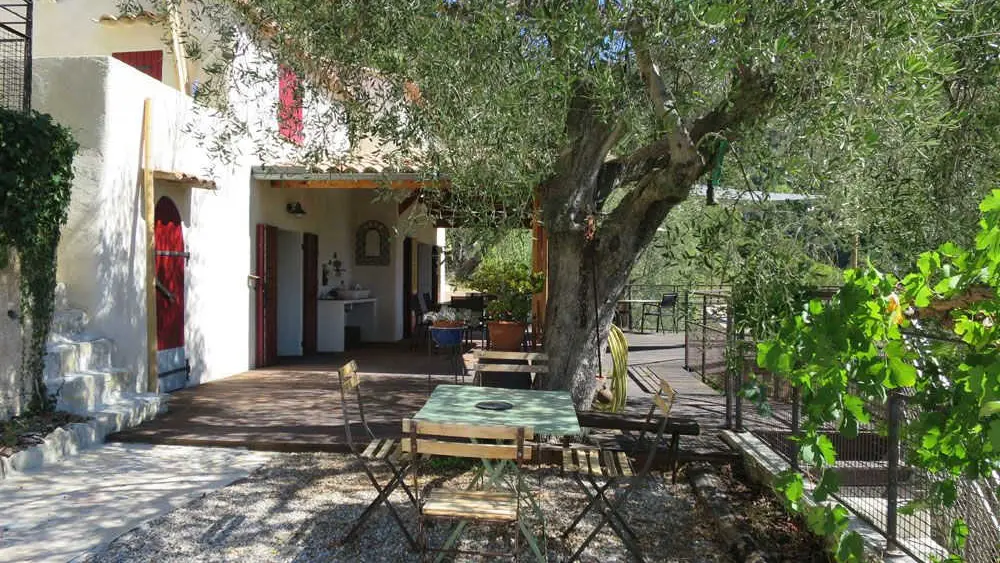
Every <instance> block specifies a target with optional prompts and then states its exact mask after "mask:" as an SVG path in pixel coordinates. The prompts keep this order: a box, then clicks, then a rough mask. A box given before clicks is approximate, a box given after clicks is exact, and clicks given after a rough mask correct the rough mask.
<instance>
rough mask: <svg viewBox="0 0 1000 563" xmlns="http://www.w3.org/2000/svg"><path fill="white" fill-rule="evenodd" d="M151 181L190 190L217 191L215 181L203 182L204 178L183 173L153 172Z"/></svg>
mask: <svg viewBox="0 0 1000 563" xmlns="http://www.w3.org/2000/svg"><path fill="white" fill-rule="evenodd" d="M153 179H155V180H157V181H160V182H171V183H174V184H183V185H185V186H187V187H191V188H201V189H205V190H215V189H218V186H217V185H216V184H215V180H205V179H204V178H199V177H197V176H192V175H191V174H185V173H183V172H173V171H170V170H153Z"/></svg>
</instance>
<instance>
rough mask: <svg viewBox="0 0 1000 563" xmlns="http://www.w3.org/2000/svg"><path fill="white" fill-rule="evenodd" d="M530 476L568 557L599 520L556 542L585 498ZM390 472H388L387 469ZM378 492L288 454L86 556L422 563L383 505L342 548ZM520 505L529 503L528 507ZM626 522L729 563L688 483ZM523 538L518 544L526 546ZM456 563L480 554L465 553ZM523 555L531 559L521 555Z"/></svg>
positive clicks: (438, 531) (590, 556)
mask: <svg viewBox="0 0 1000 563" xmlns="http://www.w3.org/2000/svg"><path fill="white" fill-rule="evenodd" d="M526 475H527V477H526V482H527V484H528V486H529V487H530V488H532V489H533V490H535V491H541V492H540V493H538V494H537V498H538V500H539V503H540V505H541V507H542V512H543V514H544V531H543V527H542V522H541V520H540V519H531V520H530V525H531V526H532V528H533V529H534V530H535V532H536V534H537V535H539V536H540V537H544V538H545V542H544V543H545V544H546V547H547V555H548V559H549V560H550V561H562V560H565V559H567V558H568V556H569V554H570V553H572V551H573V550H574V549H575V548H576V547H577V546H578V545H579V543H580V542H581V541H582V540H583V538H584V537H585V536H586V535H587V534H588V533H589V532H590V530H591V529H592V526H593V525H594V524H595V523H596V517H594V516H593V515H592V516H588V519H585V520H584V524H582V525H581V526H579V527H578V528H577V530H576V531H574V534H573V535H571V537H570V538H569V541H568V542H567V543H568V545H564V544H563V543H562V542H560V541H559V532H560V531H561V530H562V529H564V528H565V527H566V526H567V525H568V524H569V522H570V521H571V520H572V518H573V517H574V515H575V514H577V513H578V512H579V511H580V510H581V509H582V508H583V505H584V502H585V500H586V497H585V496H584V494H583V493H582V492H581V491H579V490H578V489H577V485H576V484H575V482H574V481H573V480H572V479H570V478H568V477H563V476H560V475H559V474H558V472H557V471H556V470H554V469H551V468H549V469H539V468H532V469H530V470H528V471H527V472H526ZM383 477H387V475H383ZM469 477H470V472H468V471H463V470H462V469H461V468H451V469H440V470H436V471H423V472H422V474H421V482H422V484H423V483H433V485H434V486H440V485H445V486H462V485H463V484H465V483H467V482H468V480H469ZM374 498H375V492H374V489H373V488H372V487H371V485H370V484H369V483H368V481H367V478H366V477H365V475H364V473H363V472H362V471H361V469H360V466H359V465H357V463H356V462H354V461H353V458H351V457H349V456H345V455H336V454H289V455H282V456H280V457H278V458H276V459H275V460H274V461H272V462H270V463H269V464H268V465H266V466H264V467H262V468H261V469H259V470H258V471H256V472H254V473H253V474H251V475H250V476H249V477H247V478H246V479H243V480H241V481H237V482H236V483H233V484H232V485H230V486H228V487H225V488H223V489H219V490H217V491H214V492H212V493H210V494H207V495H205V496H203V497H201V498H199V499H196V500H194V501H192V502H191V503H189V504H187V505H186V506H183V507H181V508H179V509H177V510H175V511H174V512H171V513H170V514H167V515H165V516H162V517H160V518H157V519H155V520H151V521H149V522H146V523H144V524H142V525H141V526H139V527H138V528H136V529H134V530H132V531H130V532H128V533H126V534H125V535H123V536H121V537H120V538H118V539H117V540H115V541H114V542H112V543H111V544H110V545H109V546H108V547H107V548H106V549H105V550H104V551H102V552H100V553H97V554H94V555H92V556H90V557H89V558H87V559H86V561H90V562H94V563H97V562H131V561H143V562H146V561H151V562H152V561H155V562H174V561H177V562H181V561H183V562H188V561H240V562H248V563H254V562H265V561H266V562H279V561H281V562H296V563H299V562H307V561H310V562H311V561H316V562H328V561H371V562H375V561H416V560H418V559H419V558H418V557H417V556H416V555H415V554H413V553H411V552H410V551H408V549H407V547H406V541H405V539H404V537H403V535H402V534H401V533H400V532H399V530H398V528H396V525H395V522H394V521H393V520H392V519H391V518H390V517H389V515H388V512H387V511H386V510H385V509H384V508H382V509H380V511H379V513H378V514H376V515H375V516H374V517H373V518H372V519H370V520H369V521H368V523H367V524H366V526H365V527H364V528H363V529H362V532H361V534H360V537H359V538H358V539H357V540H356V541H354V542H352V543H350V544H348V545H344V546H339V545H337V544H336V540H337V539H338V538H340V537H341V536H342V535H343V534H344V533H345V532H346V530H347V529H348V527H349V526H350V524H351V523H352V522H353V521H354V520H355V519H356V518H357V516H358V515H359V514H360V513H361V511H362V510H363V509H364V507H365V506H367V504H368V503H369V502H370V501H371V500H372V499H374ZM405 498H406V497H405V496H404V495H403V493H402V492H401V491H397V492H396V493H394V494H393V501H394V503H393V504H394V505H395V506H396V507H397V508H398V509H399V510H400V512H401V514H402V516H403V518H404V519H405V520H407V521H408V523H412V522H413V521H414V517H415V512H414V509H413V508H412V507H411V506H410V505H409V504H408V503H407V502H406V501H405ZM522 510H523V509H522ZM627 513H628V514H629V515H630V516H629V517H630V521H631V523H632V525H633V527H634V528H635V529H636V532H637V533H638V535H639V537H640V543H641V544H642V546H643V549H644V550H645V552H646V557H647V559H648V560H651V561H665V562H705V563H708V562H730V561H731V559H730V558H729V556H728V555H727V554H725V553H724V550H723V548H722V546H720V545H719V544H718V543H717V541H716V540H715V539H714V537H713V533H714V530H713V528H712V524H711V522H710V520H708V518H707V517H706V516H704V515H702V513H701V511H700V509H699V508H698V507H697V506H696V504H695V497H694V495H693V493H692V492H691V490H690V487H689V486H688V485H687V484H686V483H680V482H679V483H678V484H677V485H671V484H670V483H669V478H668V479H663V478H662V477H661V476H655V477H652V478H650V479H649V482H648V483H647V484H646V485H644V486H643V487H642V488H641V489H640V490H638V491H636V493H635V494H633V495H632V496H631V498H630V500H629V502H628V505H627ZM509 530H510V528H506V529H501V528H489V527H486V528H484V527H473V528H471V529H470V530H468V531H467V532H466V533H465V536H463V540H462V547H464V548H470V547H471V548H482V547H483V546H486V545H509V543H508V544H498V543H497V542H500V541H509V538H510V537H511V533H510V531H509ZM445 532H446V530H445V529H444V527H443V526H442V527H440V528H434V529H432V531H431V533H430V534H429V535H430V542H431V544H432V545H437V544H439V543H440V542H441V541H442V538H443V536H444V535H445ZM523 543H524V542H522V545H523ZM456 560H458V561H474V560H479V559H477V558H474V557H473V558H470V557H466V556H462V557H459V558H458V559H456ZM520 560H522V561H529V560H531V559H530V558H529V554H528V552H527V551H526V549H525V550H524V551H522V553H521V556H520ZM628 560H631V558H629V557H626V551H625V549H624V547H623V546H622V544H621V541H620V540H619V539H618V538H617V536H615V535H614V534H613V533H612V532H611V531H610V530H609V529H607V527H605V529H604V530H602V531H601V533H600V534H598V536H597V539H595V540H594V542H593V543H592V544H591V545H590V547H589V548H588V549H587V550H586V551H585V552H584V555H583V558H582V561H595V562H596V561H601V562H606V561H607V562H610V561H628Z"/></svg>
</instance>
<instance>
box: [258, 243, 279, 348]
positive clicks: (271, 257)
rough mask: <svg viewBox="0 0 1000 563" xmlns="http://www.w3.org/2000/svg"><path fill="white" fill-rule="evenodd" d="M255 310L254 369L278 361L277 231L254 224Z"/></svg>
mask: <svg viewBox="0 0 1000 563" xmlns="http://www.w3.org/2000/svg"><path fill="white" fill-rule="evenodd" d="M256 274H257V280H256V282H257V283H256V288H257V307H256V323H255V328H256V338H255V341H256V358H255V362H254V364H255V366H256V367H258V368H260V367H265V366H269V365H273V364H274V363H275V362H277V360H278V315H277V313H278V228H277V227H275V226H274V225H267V224H264V223H260V224H258V225H257V272H256Z"/></svg>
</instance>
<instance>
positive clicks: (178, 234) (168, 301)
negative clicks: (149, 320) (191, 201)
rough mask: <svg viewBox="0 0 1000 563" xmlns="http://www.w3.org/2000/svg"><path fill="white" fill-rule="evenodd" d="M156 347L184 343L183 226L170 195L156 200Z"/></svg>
mask: <svg viewBox="0 0 1000 563" xmlns="http://www.w3.org/2000/svg"><path fill="white" fill-rule="evenodd" d="M155 217H156V233H155V241H156V349H157V350H158V351H162V350H171V349H174V348H182V347H183V346H184V265H185V262H186V256H187V254H186V253H185V252H184V229H183V226H182V225H181V214H180V212H179V211H177V206H176V205H174V202H173V200H171V199H170V198H169V197H161V198H160V200H159V201H157V202H156V215H155Z"/></svg>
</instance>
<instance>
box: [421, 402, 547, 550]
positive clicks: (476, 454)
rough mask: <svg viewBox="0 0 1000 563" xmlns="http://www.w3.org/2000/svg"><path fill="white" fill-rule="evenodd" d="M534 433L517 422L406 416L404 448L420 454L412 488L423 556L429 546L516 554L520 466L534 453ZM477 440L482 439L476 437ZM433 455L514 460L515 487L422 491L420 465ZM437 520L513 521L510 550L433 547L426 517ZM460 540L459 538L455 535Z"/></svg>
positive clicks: (518, 532)
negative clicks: (439, 420)
mask: <svg viewBox="0 0 1000 563" xmlns="http://www.w3.org/2000/svg"><path fill="white" fill-rule="evenodd" d="M533 438H534V432H533V431H532V430H531V429H530V428H523V427H522V428H518V427H513V426H480V425H471V424H440V423H434V422H425V421H422V420H411V419H405V420H403V449H404V451H406V452H409V453H411V454H412V455H416V462H415V463H414V465H413V471H412V474H413V490H414V491H416V492H417V498H418V501H419V502H418V507H419V519H418V528H417V545H418V550H419V551H420V557H421V560H423V559H424V556H425V555H426V554H427V552H428V551H431V552H436V553H454V554H456V555H457V554H477V555H486V556H489V557H498V556H507V557H513V558H515V559H516V558H517V553H518V551H519V548H520V531H519V530H518V519H519V518H520V512H521V495H522V491H524V482H523V477H522V476H521V466H522V464H523V463H524V462H525V461H528V460H530V459H531V452H532V449H531V447H530V445H529V446H528V447H525V441H526V440H531V439H533ZM477 440H478V442H479V443H476V442H477ZM430 456H452V457H460V458H471V459H482V460H504V461H513V462H514V464H515V472H516V475H515V486H514V490H468V489H458V490H454V489H445V488H436V489H432V490H430V491H429V492H427V494H426V495H424V494H422V491H421V487H420V466H421V464H422V463H423V461H424V460H426V459H427V458H428V457H430ZM434 520H458V521H465V522H468V521H474V522H482V523H495V524H503V525H509V526H511V527H512V528H513V531H514V542H513V543H514V550H513V551H512V552H511V553H484V552H475V551H468V550H461V549H450V548H448V547H447V545H445V546H441V547H429V546H428V545H427V537H426V532H425V527H426V526H425V523H427V522H429V521H434ZM455 539H456V540H457V538H455Z"/></svg>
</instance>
